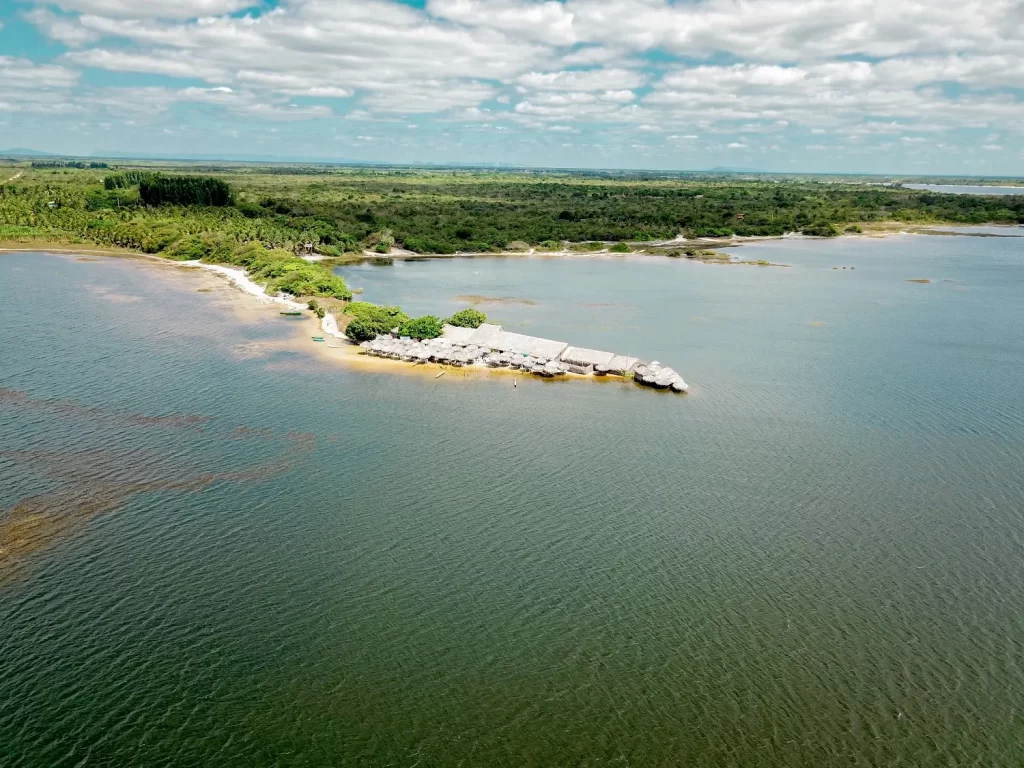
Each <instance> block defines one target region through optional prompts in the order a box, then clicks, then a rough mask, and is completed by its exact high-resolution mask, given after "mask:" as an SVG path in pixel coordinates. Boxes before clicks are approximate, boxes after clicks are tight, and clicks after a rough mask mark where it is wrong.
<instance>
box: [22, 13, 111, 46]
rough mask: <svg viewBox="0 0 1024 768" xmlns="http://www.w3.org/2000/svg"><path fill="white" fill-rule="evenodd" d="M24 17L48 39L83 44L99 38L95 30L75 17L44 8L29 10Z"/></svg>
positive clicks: (69, 43)
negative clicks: (57, 13) (60, 14)
mask: <svg viewBox="0 0 1024 768" xmlns="http://www.w3.org/2000/svg"><path fill="white" fill-rule="evenodd" d="M25 19H26V20H28V21H30V22H32V23H33V24H35V25H36V26H37V27H39V28H40V29H41V30H42V31H43V32H44V33H45V34H46V36H47V37H49V38H50V39H52V40H57V41H58V42H61V43H64V44H65V45H71V46H79V45H85V44H86V43H92V42H95V41H96V40H98V39H99V34H98V33H97V32H95V31H93V30H91V29H89V28H88V27H85V26H83V25H82V24H80V23H78V22H77V21H76V20H75V19H69V18H67V17H63V16H58V15H56V14H55V13H51V12H50V11H48V10H46V9H44V8H37V9H35V10H34V11H29V12H28V13H26V14H25Z"/></svg>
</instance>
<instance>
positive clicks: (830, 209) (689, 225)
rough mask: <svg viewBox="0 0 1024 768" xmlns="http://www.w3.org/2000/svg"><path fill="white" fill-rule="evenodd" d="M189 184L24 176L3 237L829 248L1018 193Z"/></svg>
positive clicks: (336, 180) (142, 244) (744, 185)
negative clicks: (758, 243) (862, 229)
mask: <svg viewBox="0 0 1024 768" xmlns="http://www.w3.org/2000/svg"><path fill="white" fill-rule="evenodd" d="M175 168H176V167H175ZM188 170H189V171H190V172H191V173H192V174H194V175H175V170H174V168H167V169H161V170H160V171H158V170H157V169H156V168H146V167H141V168H140V167H138V166H136V167H132V168H124V167H122V169H119V170H118V172H109V173H107V174H104V175H105V176H106V178H104V179H103V180H102V183H101V180H100V178H99V174H96V173H92V172H88V171H85V172H79V171H69V172H67V173H52V174H44V173H39V174H26V175H25V176H24V177H20V178H17V179H14V180H12V181H10V182H9V183H6V184H4V185H2V186H0V230H3V228H4V227H11V228H12V229H11V230H10V231H11V232H12V233H13V234H16V235H17V236H18V237H22V236H24V235H25V234H26V233H34V234H35V235H36V236H37V237H40V238H50V239H65V238H66V239H73V240H76V241H80V242H89V243H96V244H99V245H117V246H121V247H124V248H130V249H133V250H143V251H146V252H149V253H158V252H162V251H163V250H165V249H167V248H169V247H170V246H171V245H172V244H178V245H180V247H181V249H183V252H184V251H188V252H190V253H191V252H192V251H194V250H195V248H197V247H198V246H197V245H196V244H195V243H194V242H192V241H191V240H188V241H185V240H184V239H185V238H191V237H200V238H205V237H206V236H207V235H210V236H216V237H217V238H221V239H223V240H225V241H226V242H229V243H232V244H234V246H238V245H244V244H246V243H252V242H258V243H262V244H263V245H264V246H265V247H266V248H268V249H282V250H285V251H289V252H292V253H296V252H298V251H301V250H304V248H305V244H306V243H311V244H312V246H313V248H314V250H316V251H317V252H319V253H321V254H324V255H328V256H333V257H340V256H342V255H343V254H345V253H351V252H355V253H361V252H363V251H365V250H373V251H377V252H380V253H387V252H388V251H389V250H390V249H391V247H392V246H396V247H399V246H400V247H404V248H405V249H408V250H410V251H415V252H419V253H454V252H457V251H458V252H481V251H498V250H506V249H507V250H513V251H521V250H526V249H528V248H530V247H539V248H541V249H559V248H562V247H563V243H565V242H569V243H584V242H589V243H595V244H596V243H597V242H602V243H606V244H610V243H623V242H626V243H629V242H644V241H651V240H667V239H671V238H674V237H676V236H677V235H680V234H682V235H685V236H686V237H690V238H693V237H728V236H730V235H753V236H768V235H781V234H783V233H787V232H802V233H804V234H807V235H815V236H820V237H830V236H834V235H837V234H840V233H843V232H857V231H858V226H859V225H865V224H867V225H870V224H872V223H875V222H901V223H906V224H928V223H934V222H944V223H946V222H948V223H960V224H984V223H989V222H992V223H1000V224H1017V223H1024V195H1020V196H1017V195H1006V196H995V195H989V196H983V195H950V194H941V193H936V192H929V191H924V190H913V189H905V188H900V187H891V186H882V185H868V184H863V183H860V184H846V183H841V182H835V183H821V182H816V181H803V180H797V181H780V180H771V181H762V180H734V179H726V180H723V179H717V180H709V181H704V180H689V179H655V180H641V179H632V178H630V179H626V180H623V179H619V178H605V177H598V176H594V175H583V174H579V175H573V174H568V173H557V174H548V175H543V174H540V173H537V174H513V173H492V172H463V171H460V172H458V173H454V172H451V171H436V172H435V171H422V170H417V171H396V170H389V171H383V170H366V169H339V170H324V171H322V172H320V173H316V172H315V171H316V170H317V169H303V170H304V171H305V172H302V173H295V174H285V173H278V172H277V170H278V169H273V170H274V171H275V172H273V173H269V172H264V171H265V169H259V168H246V169H242V170H236V169H224V170H219V171H218V172H217V175H216V176H209V175H201V170H203V169H200V168H196V167H190V168H189V169H188ZM229 183H230V184H229ZM236 198H237V199H236ZM179 241H181V242H179ZM204 242H205V241H204ZM597 247H598V248H600V247H603V246H597ZM195 258H198V257H195Z"/></svg>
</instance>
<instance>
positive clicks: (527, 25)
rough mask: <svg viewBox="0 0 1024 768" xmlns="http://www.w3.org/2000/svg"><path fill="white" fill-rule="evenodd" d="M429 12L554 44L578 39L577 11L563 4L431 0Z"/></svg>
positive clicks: (489, 0)
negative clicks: (575, 28)
mask: <svg viewBox="0 0 1024 768" xmlns="http://www.w3.org/2000/svg"><path fill="white" fill-rule="evenodd" d="M427 13H429V14H430V15H431V16H435V17H438V18H443V19H448V20H450V21H456V22H459V23H460V24H465V25H467V26H471V27H485V28H491V29H498V30H501V31H502V32H511V33H515V34H517V35H519V36H522V37H526V38H530V39H534V40H539V41H541V42H545V43H550V44H552V45H571V44H572V43H573V42H574V41H575V33H574V32H573V14H572V13H571V12H569V11H568V10H567V9H566V6H565V5H563V4H562V3H559V2H555V1H554V0H548V2H541V3H535V2H528V3H524V2H519V1H518V0H430V1H429V2H428V3H427Z"/></svg>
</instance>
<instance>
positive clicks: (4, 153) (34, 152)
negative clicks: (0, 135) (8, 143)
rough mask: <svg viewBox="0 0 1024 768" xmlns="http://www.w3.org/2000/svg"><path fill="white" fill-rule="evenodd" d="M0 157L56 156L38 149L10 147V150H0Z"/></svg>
mask: <svg viewBox="0 0 1024 768" xmlns="http://www.w3.org/2000/svg"><path fill="white" fill-rule="evenodd" d="M0 157H56V155H54V154H53V153H52V152H40V151H39V150H38V149H26V148H25V147H11V148H10V149H0Z"/></svg>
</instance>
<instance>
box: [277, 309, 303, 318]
mask: <svg viewBox="0 0 1024 768" xmlns="http://www.w3.org/2000/svg"><path fill="white" fill-rule="evenodd" d="M281 314H282V315H284V316H285V317H302V312H300V311H299V310H297V309H296V310H294V311H292V312H282V313H281Z"/></svg>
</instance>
